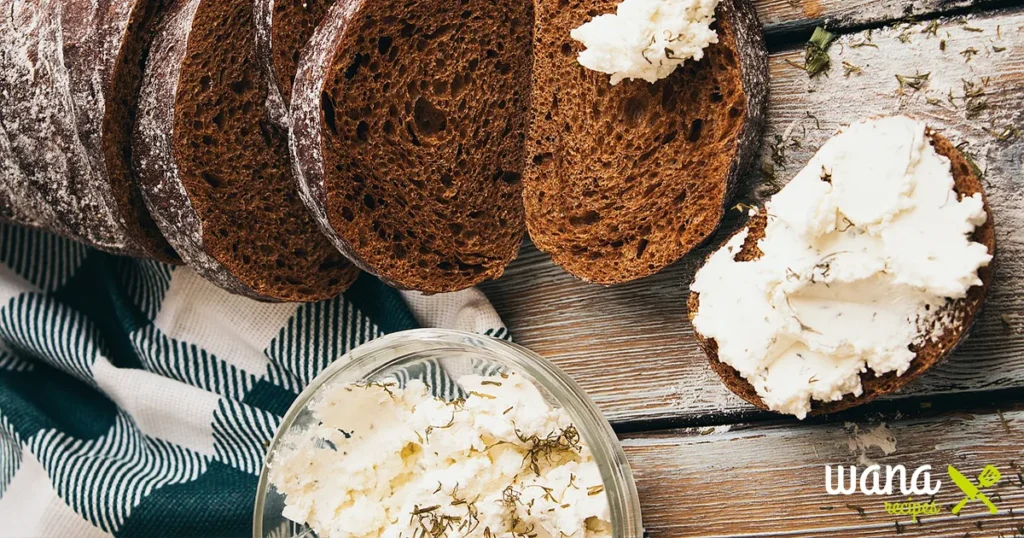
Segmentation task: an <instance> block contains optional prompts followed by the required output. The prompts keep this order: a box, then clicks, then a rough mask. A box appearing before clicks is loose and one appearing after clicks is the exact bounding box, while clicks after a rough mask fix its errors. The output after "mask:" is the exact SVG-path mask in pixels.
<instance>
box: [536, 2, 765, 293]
mask: <svg viewBox="0 0 1024 538" xmlns="http://www.w3.org/2000/svg"><path fill="white" fill-rule="evenodd" d="M617 3H618V2H617V0H557V1H556V0H539V1H538V2H537V27H536V31H535V32H536V36H535V38H534V43H535V45H534V47H535V50H536V59H535V65H534V86H533V103H534V107H533V114H532V117H531V124H530V133H529V139H528V142H527V152H528V156H529V158H530V161H529V163H528V166H527V169H526V174H525V177H524V194H525V204H526V220H527V225H528V226H529V231H530V237H531V238H532V239H533V242H534V243H535V244H536V245H537V247H538V248H540V249H541V250H543V251H544V252H547V253H548V254H550V255H551V257H552V259H553V260H554V261H555V263H557V264H558V265H560V266H562V267H563V268H565V269H566V270H567V271H569V272H570V273H572V274H573V275H575V276H577V277H578V278H581V279H583V280H586V281H590V282H596V283H600V284H616V283H621V282H627V281H631V280H636V279H639V278H642V277H646V276H649V275H652V274H654V273H657V272H659V271H660V270H662V269H663V268H665V267H666V266H668V265H670V264H672V263H674V262H676V261H677V260H678V259H679V258H681V257H682V256H683V255H685V254H687V253H688V252H690V251H691V250H693V249H694V248H695V247H696V246H697V245H699V244H700V243H701V242H703V241H704V240H705V239H706V238H708V237H709V236H710V235H711V233H712V232H714V231H715V229H716V228H717V227H718V223H719V221H720V220H721V218H722V216H723V215H724V212H725V206H726V203H727V201H728V199H729V197H730V195H731V191H732V190H733V189H734V187H735V186H736V184H737V180H738V178H739V175H740V174H741V173H742V172H743V171H744V169H745V168H746V167H747V165H748V164H749V163H750V162H751V161H752V159H753V157H754V155H755V152H756V150H757V145H758V142H759V139H760V133H761V129H762V125H763V121H764V117H765V108H766V106H767V92H768V67H767V52H766V50H765V45H764V39H763V35H762V30H761V26H760V23H759V22H758V20H757V15H756V14H755V13H754V9H753V6H752V5H751V2H750V1H749V0H722V2H721V3H720V4H719V7H718V9H717V11H716V19H717V22H716V23H715V25H714V26H713V28H715V29H716V30H717V31H718V43H717V44H713V45H711V46H710V47H708V49H707V50H706V51H705V56H704V58H703V59H701V60H700V61H698V62H694V61H692V60H691V61H688V62H686V63H685V64H684V65H683V66H681V67H680V68H679V69H677V70H676V71H675V72H674V73H673V74H672V75H670V76H669V77H668V78H665V79H662V80H660V81H658V82H657V83H655V84H650V83H648V82H645V81H643V80H626V81H623V82H621V83H620V84H618V85H617V86H611V85H610V84H609V80H608V75H606V74H603V73H598V72H596V71H591V70H589V69H586V68H584V67H583V66H581V65H580V64H579V62H578V61H577V59H576V57H577V55H578V54H579V52H580V51H581V50H582V44H580V43H578V42H576V41H574V40H573V39H572V38H571V37H570V36H569V33H570V31H572V30H573V29H574V28H576V27H578V26H580V25H581V24H583V23H585V22H587V21H589V20H590V19H591V18H593V17H594V16H595V15H599V14H603V13H614V12H615V7H616V4H617Z"/></svg>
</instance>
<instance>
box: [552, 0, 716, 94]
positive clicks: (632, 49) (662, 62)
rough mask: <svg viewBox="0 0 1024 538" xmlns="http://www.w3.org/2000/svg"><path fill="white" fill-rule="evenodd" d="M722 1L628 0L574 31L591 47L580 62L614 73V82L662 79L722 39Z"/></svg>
mask: <svg viewBox="0 0 1024 538" xmlns="http://www.w3.org/2000/svg"><path fill="white" fill-rule="evenodd" d="M718 1H719V0H623V1H622V2H621V3H620V4H619V5H618V7H617V8H616V12H615V13H614V14H605V15H598V16H597V17H594V18H593V19H592V20H591V21H590V22H587V23H586V24H583V25H582V26H580V27H579V28H576V29H574V30H572V32H570V36H571V37H572V38H573V39H575V40H576V41H579V42H581V43H583V44H584V45H585V46H586V47H587V48H586V50H584V51H583V52H581V53H580V54H579V58H578V60H579V62H580V65H582V66H583V67H586V68H587V69H592V70H594V71H599V72H601V73H607V74H609V75H611V83H612V85H613V86H614V85H616V84H618V83H619V82H621V81H622V80H624V79H627V78H628V79H642V80H646V81H647V82H652V83H653V82H657V81H658V80H661V79H663V78H665V77H667V76H669V75H670V74H672V72H673V71H675V70H676V68H677V67H679V66H680V65H682V64H683V62H685V61H686V60H690V59H693V60H695V61H697V60H700V59H701V58H703V57H704V49H705V48H707V47H708V45H710V44H712V43H717V42H718V34H717V33H716V32H715V31H714V30H712V29H711V24H712V23H713V22H715V8H716V7H718Z"/></svg>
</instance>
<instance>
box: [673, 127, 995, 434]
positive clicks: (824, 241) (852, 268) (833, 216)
mask: <svg viewBox="0 0 1024 538" xmlns="http://www.w3.org/2000/svg"><path fill="white" fill-rule="evenodd" d="M765 210H766V213H767V215H768V224H767V227H766V229H765V237H764V238H763V239H761V240H760V241H758V243H757V246H758V247H759V249H760V250H761V252H762V253H763V255H762V256H761V257H760V258H759V259H757V260H755V261H745V262H738V261H736V260H735V256H736V254H737V253H738V252H739V251H740V250H741V249H742V247H743V244H744V241H745V240H746V238H747V232H748V230H744V231H742V232H741V233H739V234H737V235H736V236H734V237H733V238H732V239H730V240H729V241H728V243H727V244H726V245H725V246H724V247H723V248H722V249H721V250H719V251H718V252H716V253H714V254H713V255H712V256H711V257H710V258H709V260H708V262H707V264H706V265H705V266H704V267H703V268H702V269H701V270H700V271H699V272H698V273H697V276H696V278H695V280H694V283H693V286H692V288H691V289H692V291H694V292H697V293H698V294H699V300H700V306H699V309H698V312H697V314H696V317H695V318H694V320H693V324H694V328H695V329H696V330H697V331H698V332H699V333H700V334H701V335H703V336H704V337H706V338H712V339H714V340H715V342H716V343H717V346H718V356H719V359H720V360H721V361H723V362H724V363H726V364H729V365H730V366H732V367H733V368H735V369H736V370H737V371H738V372H739V373H740V375H742V376H743V377H744V378H745V379H746V380H747V381H749V382H750V383H751V384H752V385H753V386H754V388H755V389H756V390H757V394H758V395H759V396H760V397H761V398H762V400H764V402H765V403H766V404H767V405H768V406H769V407H770V408H771V409H773V410H775V411H779V412H783V413H789V414H793V415H796V416H797V417H800V418H804V417H805V416H806V415H807V413H808V412H809V411H810V409H811V401H812V399H813V400H821V401H826V402H828V401H837V400H840V399H842V398H843V396H844V395H847V394H853V395H855V396H858V395H860V394H862V387H861V382H860V374H861V373H863V372H866V371H867V369H869V368H870V369H871V370H872V371H873V372H874V374H875V375H882V374H885V373H888V372H896V373H897V375H903V373H904V372H906V370H907V369H908V368H909V367H910V364H911V361H913V360H914V358H915V353H914V352H913V351H912V350H911V349H910V346H911V345H912V344H915V343H923V342H925V341H928V340H933V339H935V338H937V337H938V336H940V335H941V334H942V333H943V332H944V330H945V329H947V328H948V327H950V326H951V325H952V324H955V323H958V322H959V320H957V319H952V315H953V314H952V311H953V310H954V309H949V308H944V306H946V305H947V303H948V302H949V300H950V299H959V298H963V297H964V296H965V295H966V294H967V291H968V289H970V288H971V287H972V286H976V285H980V284H981V280H980V278H979V277H978V269H979V268H981V267H984V266H986V265H988V264H989V262H990V261H991V256H990V255H989V253H988V249H987V248H986V247H985V246H984V245H982V244H980V243H976V242H972V241H971V240H970V235H971V234H972V233H973V231H974V230H975V228H976V227H978V226H981V225H982V224H984V223H985V222H986V220H987V219H988V215H987V214H986V212H985V209H984V207H983V202H982V197H981V195H980V194H979V195H974V196H967V197H961V196H958V195H957V194H956V192H955V191H954V181H953V175H952V171H951V167H950V162H949V160H948V159H946V158H945V157H943V156H941V155H939V154H938V153H936V151H935V149H934V148H933V147H932V145H931V144H930V142H929V138H928V136H927V133H926V128H925V125H924V123H922V122H920V121H917V120H914V119H911V118H908V117H905V116H895V117H887V118H880V119H874V120H867V121H863V122H860V123H856V124H854V125H851V126H850V127H849V128H847V129H845V130H844V131H843V132H841V133H840V134H838V135H836V136H835V137H834V138H832V139H831V140H829V141H828V142H826V143H825V144H824V145H823V146H822V147H821V149H820V150H819V151H818V153H817V154H816V155H815V156H814V157H813V158H812V159H811V161H810V163H808V165H807V167H806V168H804V169H803V170H802V171H800V173H799V174H797V176H796V177H795V178H794V179H793V180H792V182H790V183H789V184H788V185H787V186H786V187H785V188H784V189H782V191H780V192H779V193H778V194H776V195H775V196H774V197H773V198H772V199H771V200H770V201H769V202H768V203H767V204H766V207H765Z"/></svg>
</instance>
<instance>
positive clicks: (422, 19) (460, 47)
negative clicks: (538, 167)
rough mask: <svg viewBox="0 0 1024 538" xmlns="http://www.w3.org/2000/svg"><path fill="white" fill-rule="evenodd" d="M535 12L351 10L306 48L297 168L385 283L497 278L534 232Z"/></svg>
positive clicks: (493, 8) (380, 0) (399, 6)
mask: <svg viewBox="0 0 1024 538" xmlns="http://www.w3.org/2000/svg"><path fill="white" fill-rule="evenodd" d="M532 28H533V10H532V3H531V2H493V1H491V0H461V1H459V2H437V1H435V0H342V1H339V2H338V3H336V4H335V5H334V6H333V7H332V8H331V11H330V12H329V13H328V15H327V17H326V18H325V20H324V22H323V23H322V24H321V25H320V27H319V28H318V29H317V31H316V33H315V34H314V36H313V39H312V41H311V42H310V43H309V45H308V46H307V47H306V50H305V52H304V54H303V57H302V60H301V61H300V64H299V70H298V74H297V76H296V78H295V87H294V91H293V95H292V103H291V114H292V129H291V136H292V156H293V159H292V161H293V164H294V165H295V166H296V168H297V176H298V177H299V180H300V190H302V191H303V197H304V199H305V201H306V203H307V205H308V206H309V207H310V209H311V210H312V211H313V213H314V214H315V215H316V216H317V219H318V222H319V223H320V224H321V226H322V227H323V229H324V231H325V232H326V233H328V234H329V235H331V237H332V238H333V239H334V241H335V244H336V245H337V246H338V248H340V249H342V250H343V251H344V252H345V253H346V254H347V255H348V256H349V257H350V258H351V259H352V260H353V261H354V262H355V263H356V264H357V265H359V266H360V267H361V268H363V269H365V270H366V271H368V272H371V273H373V274H376V275H377V276H379V277H380V278H381V279H382V280H384V281H385V282H387V283H389V284H391V285H393V286H396V287H399V288H406V289H413V290H419V291H424V292H432V293H440V292H449V291H455V290H460V289H464V288H468V287H471V286H473V285H475V284H477V283H479V282H481V281H483V280H487V279H491V278H497V277H498V276H500V275H501V274H502V272H503V271H504V268H505V265H506V264H508V262H509V261H511V260H512V259H513V258H514V257H515V256H516V254H517V253H518V250H519V247H520V244H521V242H522V236H523V233H524V230H525V225H524V222H523V208H522V192H521V174H522V170H523V163H524V160H525V155H524V153H523V149H524V139H525V130H526V122H527V110H528V108H529V99H530V95H529V86H530V65H531V59H532V55H531V41H532Z"/></svg>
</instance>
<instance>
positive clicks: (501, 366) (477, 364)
mask: <svg viewBox="0 0 1024 538" xmlns="http://www.w3.org/2000/svg"><path fill="white" fill-rule="evenodd" d="M438 366H440V367H441V368H440V370H441V371H443V372H445V373H447V374H448V376H447V377H448V378H451V379H457V378H458V377H459V376H461V375H462V374H469V373H477V374H481V375H493V374H497V373H512V372H514V373H517V374H520V375H522V376H523V377H524V378H525V379H527V380H529V381H531V382H533V383H534V385H536V386H537V388H538V389H539V390H540V392H541V394H543V395H544V397H545V398H546V399H547V400H548V401H549V403H550V404H551V405H552V406H553V407H560V408H563V409H565V411H566V412H568V413H569V416H570V417H572V420H573V423H574V424H575V425H576V428H577V429H578V430H579V433H580V436H581V437H582V439H583V441H584V442H585V443H586V444H587V445H588V446H589V447H590V450H591V452H592V453H593V456H594V460H595V462H596V463H597V465H598V468H599V469H600V471H601V478H602V480H603V481H604V487H605V491H606V492H607V496H608V503H609V509H610V513H611V523H612V535H613V536H614V537H615V538H639V537H641V536H643V525H642V522H641V518H640V501H639V499H638V497H637V493H636V484H635V483H634V481H633V473H632V471H631V470H630V468H629V464H628V463H627V462H626V455H625V453H623V451H622V446H621V445H620V444H619V441H618V438H617V437H616V436H615V432H614V431H612V427H611V425H610V424H609V423H608V421H607V420H606V419H605V418H604V415H602V414H601V412H600V411H599V410H598V409H597V406H596V405H594V402H593V401H592V400H591V399H590V397H589V396H587V395H586V393H584V392H583V389H581V388H580V387H579V385H577V384H576V383H575V382H574V381H573V380H572V379H571V378H569V376H568V375H566V374H565V373H564V372H562V371H561V370H560V369H558V367H556V366H555V365H554V364H552V363H550V362H549V361H547V360H546V359H544V358H543V357H541V356H539V355H537V354H536V353H533V352H532V351H530V350H528V349H526V348H524V347H521V346H518V345H515V344H512V343H509V342H506V341H504V340H498V339H496V338H491V337H488V336H482V335H479V334H472V333H466V332H460V331H448V330H437V329H419V330H413V331H404V332H399V333H393V334H390V335H387V336H384V337H381V338H378V339H376V340H374V341H372V342H369V343H367V344H364V345H362V346H360V347H358V348H356V349H354V350H352V351H350V352H349V353H347V354H346V355H344V356H342V357H341V358H340V359H338V360H337V361H335V362H334V363H333V364H331V365H330V366H328V367H327V368H326V369H325V370H324V371H323V372H322V373H321V374H320V375H319V376H317V378H316V379H314V380H313V382H312V383H310V385H309V386H308V387H307V388H306V390H304V391H303V392H302V394H301V395H299V397H298V399H297V400H295V403H293V404H292V406H291V409H289V410H288V413H287V415H285V417H284V421H283V422H282V424H281V427H280V428H279V429H278V431H277V434H276V435H275V436H274V440H273V442H272V443H271V444H270V447H269V450H268V451H267V457H266V461H265V462H264V465H263V471H262V472H261V473H260V481H259V486H258V487H257V490H256V509H255V512H254V514H253V536H254V537H255V538H266V537H275V538H293V537H299V536H302V537H310V538H312V537H313V536H315V535H314V533H313V532H312V531H311V530H310V529H309V528H308V527H306V526H304V525H299V524H296V523H293V522H292V521H290V520H288V519H286V518H285V517H284V516H283V515H282V514H281V512H282V510H283V509H284V496H283V495H282V494H281V493H280V492H278V491H277V489H276V488H275V487H274V485H273V484H271V483H270V481H269V479H268V471H269V468H270V466H271V465H273V461H274V456H275V453H276V452H277V449H278V448H279V447H281V446H282V443H283V441H282V439H284V438H285V437H286V436H287V435H288V434H289V433H290V432H293V431H298V430H301V429H306V428H309V427H310V426H313V425H315V424H316V419H315V418H314V417H313V414H312V413H311V412H310V410H309V405H308V404H310V403H311V401H312V400H313V399H314V398H315V397H317V395H318V394H320V393H321V390H322V389H323V388H324V387H326V386H328V385H332V384H334V383H342V384H347V383H367V382H380V381H383V380H396V379H397V380H399V382H400V383H403V384H404V381H405V380H408V379H410V378H417V379H420V380H422V381H424V382H425V383H426V384H427V385H428V386H430V387H432V390H434V388H435V386H436V385H437V384H445V383H446V382H445V381H442V380H440V379H438V378H437V377H438V376H431V375H430V373H432V372H436V371H438V370H439V369H438V368H437V367H438ZM434 391H435V394H436V392H437V391H436V390H434Z"/></svg>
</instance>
